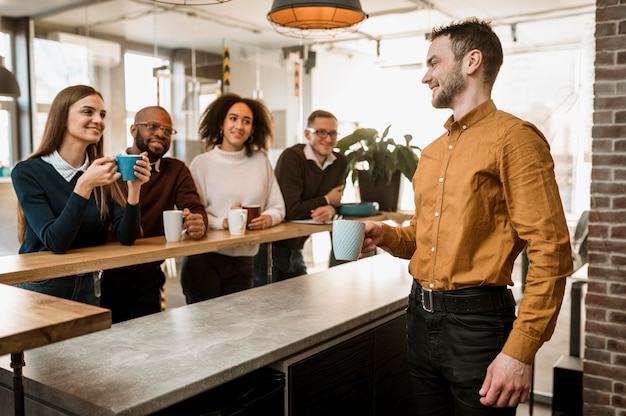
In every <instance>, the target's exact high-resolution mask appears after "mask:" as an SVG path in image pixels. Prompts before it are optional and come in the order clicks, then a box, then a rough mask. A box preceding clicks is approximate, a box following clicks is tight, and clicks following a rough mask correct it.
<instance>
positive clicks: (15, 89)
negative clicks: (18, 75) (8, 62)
mask: <svg viewBox="0 0 626 416" xmlns="http://www.w3.org/2000/svg"><path fill="white" fill-rule="evenodd" d="M19 95H20V86H19V85H18V83H17V80H16V79H15V75H13V73H12V72H11V71H9V70H8V69H6V68H5V67H4V57H3V56H0V96H8V97H19Z"/></svg>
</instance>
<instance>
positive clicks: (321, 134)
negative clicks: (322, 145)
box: [307, 127, 339, 139]
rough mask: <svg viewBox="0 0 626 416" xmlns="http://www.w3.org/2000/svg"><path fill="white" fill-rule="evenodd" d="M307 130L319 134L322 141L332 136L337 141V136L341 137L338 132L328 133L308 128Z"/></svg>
mask: <svg viewBox="0 0 626 416" xmlns="http://www.w3.org/2000/svg"><path fill="white" fill-rule="evenodd" d="M307 130H308V131H310V132H311V133H315V134H317V135H318V136H319V137H320V138H322V139H325V138H327V137H328V136H330V138H331V139H336V138H337V136H338V135H339V133H337V131H336V130H333V131H328V130H324V129H320V130H315V129H314V128H311V127H309V128H307Z"/></svg>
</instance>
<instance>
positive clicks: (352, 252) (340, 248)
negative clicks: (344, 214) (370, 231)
mask: <svg viewBox="0 0 626 416" xmlns="http://www.w3.org/2000/svg"><path fill="white" fill-rule="evenodd" d="M364 237H365V223H363V222H361V221H351V220H334V221H333V237H332V242H333V252H334V253H335V258H336V259H337V260H352V261H354V260H357V259H358V258H359V254H361V248H362V247H363V238H364Z"/></svg>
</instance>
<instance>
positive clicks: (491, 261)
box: [363, 19, 572, 416]
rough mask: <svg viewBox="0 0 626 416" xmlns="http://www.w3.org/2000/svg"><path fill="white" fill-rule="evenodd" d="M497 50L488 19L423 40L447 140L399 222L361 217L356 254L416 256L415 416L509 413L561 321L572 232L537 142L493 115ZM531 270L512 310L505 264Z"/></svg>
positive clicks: (432, 153) (412, 307) (412, 308)
mask: <svg viewBox="0 0 626 416" xmlns="http://www.w3.org/2000/svg"><path fill="white" fill-rule="evenodd" d="M502 61H503V56H502V46H501V44H500V41H499V39H498V37H497V35H496V34H495V33H494V32H493V30H492V29H491V27H490V25H489V24H488V23H487V22H483V21H480V20H477V19H468V20H465V21H462V22H458V23H453V24H451V25H450V26H446V27H440V28H436V29H435V30H434V31H433V32H432V33H431V45H430V48H429V50H428V56H427V65H428V70H427V72H426V75H425V76H424V78H423V79H422V82H423V83H424V84H426V85H428V87H429V88H430V89H431V91H432V104H433V106H434V107H435V108H450V109H451V110H452V116H450V118H449V119H448V120H447V121H446V123H445V129H446V132H445V133H444V134H443V135H442V136H441V137H439V138H438V139H437V140H435V141H434V142H433V143H431V144H430V145H429V146H427V147H426V148H425V149H424V150H423V152H422V155H421V159H420V163H419V167H418V169H417V172H416V173H415V176H414V178H413V188H414V192H415V215H414V217H413V218H412V220H411V223H410V225H408V226H406V227H402V228H400V227H398V228H394V227H390V226H388V225H385V224H382V223H374V222H368V223H367V224H366V237H365V241H364V243H363V254H364V255H365V254H368V253H370V252H371V251H372V250H374V249H375V248H376V246H379V247H382V248H383V249H385V250H386V251H388V252H390V253H392V254H393V255H395V256H398V257H402V258H407V259H408V258H410V259H411V260H410V263H409V270H410V273H411V275H412V276H413V278H414V282H413V287H412V290H411V295H410V297H409V306H408V309H407V332H408V336H407V339H408V349H409V372H410V375H411V380H412V389H413V395H414V398H415V402H416V406H417V408H418V414H419V415H442V416H444V415H445V416H449V415H514V414H515V407H516V406H517V404H518V403H523V402H525V401H526V400H527V398H528V396H529V390H530V383H531V363H532V362H533V359H534V357H535V354H536V352H537V350H538V349H539V348H540V347H541V345H542V344H543V343H544V342H545V341H547V340H548V339H549V338H550V337H551V335H552V333H553V331H554V327H555V324H556V319H557V315H558V313H559V310H560V307H561V301H562V299H563V293H564V288H565V280H566V276H568V275H569V274H571V273H572V257H571V248H570V241H569V232H568V228H567V224H566V221H565V215H564V213H563V207H562V204H561V200H560V196H559V191H558V188H557V184H556V180H555V177H554V162H553V160H552V157H551V155H550V148H549V145H548V142H547V140H546V138H545V137H544V136H543V134H542V133H541V132H540V131H539V130H538V129H537V128H536V127H535V126H534V125H532V124H531V123H529V122H527V121H523V120H520V119H519V118H517V117H515V116H513V115H511V114H508V113H505V112H503V111H500V110H498V109H497V108H496V106H495V104H494V102H493V101H492V100H491V90H492V87H493V84H494V82H495V79H496V76H497V74H498V71H499V69H500V66H501V65H502ZM527 244H528V250H527V252H528V258H529V260H530V267H529V270H528V274H527V284H526V289H525V293H524V296H523V298H522V300H521V302H520V305H519V309H518V315H517V317H516V315H515V300H514V298H513V295H512V293H511V291H510V289H508V288H507V286H510V285H513V281H512V279H511V272H512V270H513V263H514V261H515V259H516V258H517V257H518V255H519V254H520V252H521V251H522V250H523V249H524V247H525V246H526V245H527Z"/></svg>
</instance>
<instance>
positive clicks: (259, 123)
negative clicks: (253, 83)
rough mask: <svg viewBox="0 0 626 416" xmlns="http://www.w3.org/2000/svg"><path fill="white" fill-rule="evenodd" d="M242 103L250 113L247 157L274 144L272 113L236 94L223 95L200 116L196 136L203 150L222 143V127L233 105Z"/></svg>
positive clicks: (257, 101) (251, 100)
mask: <svg viewBox="0 0 626 416" xmlns="http://www.w3.org/2000/svg"><path fill="white" fill-rule="evenodd" d="M237 103H243V104H245V105H246V106H248V108H250V111H252V127H253V134H252V135H251V136H250V139H249V140H247V141H246V143H245V144H244V146H245V148H246V154H247V155H248V156H249V155H251V154H252V152H253V151H254V150H256V149H258V150H262V151H264V152H267V151H268V149H269V146H270V145H271V144H272V143H273V142H274V125H273V117H272V113H271V112H270V111H269V110H268V109H267V107H266V106H265V104H263V103H262V102H261V101H259V100H255V99H252V98H243V97H240V96H239V95H237V94H232V93H229V94H224V95H222V96H220V97H218V98H216V99H215V101H213V102H212V103H211V104H209V105H208V107H207V108H206V109H205V110H204V112H203V113H202V115H201V116H200V125H199V127H198V135H199V136H200V140H202V141H203V142H204V145H205V150H208V149H212V148H213V147H215V146H217V145H219V144H222V142H223V141H224V137H223V132H222V125H223V124H224V120H226V117H227V116H228V111H229V110H230V109H231V108H232V106H233V105H235V104H237Z"/></svg>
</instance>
